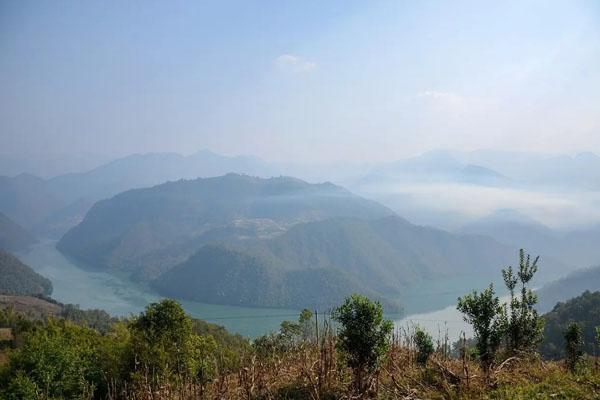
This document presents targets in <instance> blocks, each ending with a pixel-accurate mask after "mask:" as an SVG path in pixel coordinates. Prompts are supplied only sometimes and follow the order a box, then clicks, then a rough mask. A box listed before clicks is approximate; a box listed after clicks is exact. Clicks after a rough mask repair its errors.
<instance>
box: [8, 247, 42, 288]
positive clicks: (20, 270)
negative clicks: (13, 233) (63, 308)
mask: <svg viewBox="0 0 600 400" xmlns="http://www.w3.org/2000/svg"><path fill="white" fill-rule="evenodd" d="M51 293H52V283H51V282H50V281H49V280H48V279H46V278H44V277H43V276H41V275H39V274H38V273H36V272H35V271H34V270H32V269H31V267H29V266H27V265H25V264H23V263H22V262H21V261H20V260H19V259H18V258H17V257H15V256H13V255H12V254H10V253H7V252H5V251H2V250H0V294H11V295H13V294H14V295H50V294H51Z"/></svg>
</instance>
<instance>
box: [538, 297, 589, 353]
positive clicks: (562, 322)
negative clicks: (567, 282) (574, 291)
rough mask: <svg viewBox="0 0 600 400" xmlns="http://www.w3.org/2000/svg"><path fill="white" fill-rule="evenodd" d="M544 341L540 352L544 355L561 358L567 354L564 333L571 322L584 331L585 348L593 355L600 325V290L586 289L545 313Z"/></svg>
mask: <svg viewBox="0 0 600 400" xmlns="http://www.w3.org/2000/svg"><path fill="white" fill-rule="evenodd" d="M544 322H545V326H544V341H543V343H542V345H541V348H540V352H541V353H542V355H543V356H544V357H547V358H552V359H559V358H563V357H564V356H565V354H564V349H565V339H564V334H565V331H566V329H567V326H568V325H569V323H571V322H576V323H577V324H579V326H580V327H581V330H582V333H583V342H584V350H585V351H586V352H587V353H588V354H590V355H593V354H595V353H594V351H595V350H594V344H595V336H596V327H600V291H597V292H589V291H586V292H584V293H583V294H581V295H580V296H577V297H575V298H573V299H570V300H568V301H566V302H564V303H558V304H557V305H556V306H555V307H554V308H553V309H552V311H550V312H549V313H547V314H545V315H544Z"/></svg>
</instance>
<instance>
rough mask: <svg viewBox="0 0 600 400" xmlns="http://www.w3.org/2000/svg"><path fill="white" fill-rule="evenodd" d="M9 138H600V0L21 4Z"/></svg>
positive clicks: (0, 71) (199, 142) (450, 143)
mask: <svg viewBox="0 0 600 400" xmlns="http://www.w3.org/2000/svg"><path fill="white" fill-rule="evenodd" d="M0 22H1V23H0V51H2V54H3V55H4V56H3V57H2V58H1V59H0V82H2V86H3V88H4V90H3V91H2V93H0V132H2V133H1V134H0V148H1V149H2V151H1V152H2V153H12V154H20V153H30V154H35V153H44V154H75V155H79V154H99V155H101V156H104V157H109V158H115V157H121V156H124V155H127V154H131V153H146V152H177V153H183V154H189V153H192V152H194V151H196V150H198V149H203V148H209V149H212V150H214V151H215V152H217V153H221V154H252V155H255V156H258V157H260V158H262V159H265V160H269V161H294V162H302V163H310V162H314V163H317V162H319V163H322V162H328V161H344V162H357V163H360V162H380V161H390V160H395V159H401V158H406V157H409V156H414V155H417V154H420V153H423V152H425V151H428V150H431V149H438V148H454V149H458V150H474V149H480V148H491V149H494V150H517V151H539V152H544V153H564V152H566V153H569V154H574V153H577V152H579V151H592V152H596V153H600V114H599V113H598V112H597V111H598V107H597V105H598V104H600V34H599V33H600V23H599V22H600V7H599V5H598V3H597V2H594V1H572V2H558V1H557V2H551V3H547V2H541V1H527V2H516V3H496V2H469V1H461V2H452V3H444V2H437V1H434V2H428V3H421V2H419V3H403V2H391V1H376V2H369V3H366V4H365V3H360V2H339V1H334V2H330V3H327V4H323V3H322V2H312V1H310V2H301V3H287V4H282V3H280V2H274V1H273V2H270V1H269V2H260V4H259V3H252V2H219V3H204V2H203V3H192V2H174V3H171V2H170V3H156V2H144V3H137V2H131V3H127V4H123V3H122V2H112V1H109V2H102V3H88V2H86V3H78V2H65V3H62V4H61V5H60V6H56V5H55V4H52V3H44V2H16V3H14V2H9V3H3V4H2V5H1V6H0Z"/></svg>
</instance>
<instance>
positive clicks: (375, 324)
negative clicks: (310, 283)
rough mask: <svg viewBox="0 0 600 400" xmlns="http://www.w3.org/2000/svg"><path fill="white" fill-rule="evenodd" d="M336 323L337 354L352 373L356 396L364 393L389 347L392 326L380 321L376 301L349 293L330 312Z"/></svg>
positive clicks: (385, 321) (379, 307)
mask: <svg viewBox="0 0 600 400" xmlns="http://www.w3.org/2000/svg"><path fill="white" fill-rule="evenodd" d="M333 319H334V320H335V321H337V322H339V323H340V325H341V328H340V331H339V333H338V342H337V346H338V351H340V352H341V354H342V355H343V356H344V358H345V359H346V361H347V363H348V366H349V367H350V368H352V370H353V373H354V379H353V389H354V390H355V392H356V393H358V394H359V395H363V394H365V393H366V391H367V387H368V383H369V381H370V377H371V375H372V373H373V372H375V371H376V369H377V367H378V365H379V362H380V360H381V358H382V357H383V356H384V354H385V353H386V351H387V349H388V346H389V338H390V335H391V333H392V329H393V324H392V322H391V321H389V320H387V319H384V318H383V309H382V307H381V304H380V303H379V302H372V301H371V300H369V299H368V298H367V297H365V296H361V295H358V294H353V295H352V296H350V297H349V298H347V299H346V300H345V302H344V304H342V305H341V306H340V307H338V308H337V309H336V310H335V311H334V313H333Z"/></svg>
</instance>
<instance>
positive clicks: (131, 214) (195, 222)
mask: <svg viewBox="0 0 600 400" xmlns="http://www.w3.org/2000/svg"><path fill="white" fill-rule="evenodd" d="M392 214H393V212H392V211H391V210H389V209H388V208H386V207H384V206H382V205H380V204H378V203H375V202H373V201H370V200H366V199H364V198H361V197H358V196H355V195H353V194H352V193H350V192H348V191H347V190H345V189H343V188H341V187H339V186H335V185H333V184H331V183H323V184H309V183H307V182H304V181H301V180H298V179H295V178H288V177H279V178H271V179H261V178H255V177H249V176H245V175H237V174H228V175H224V176H221V177H217V178H207V179H195V180H180V181H177V182H169V183H165V184H162V185H158V186H154V187H151V188H146V189H137V190H130V191H127V192H124V193H121V194H119V195H117V196H115V197H113V198H111V199H108V200H103V201H100V202H98V203H96V204H95V205H94V206H93V207H92V209H91V210H90V211H89V212H88V214H87V215H86V217H85V219H84V220H83V221H82V222H81V223H80V224H79V225H78V226H76V227H75V228H73V229H71V230H70V231H69V232H67V234H66V235H65V236H64V237H63V238H62V239H61V241H60V242H59V244H58V248H59V249H60V250H61V251H62V252H64V253H65V254H68V255H69V256H71V257H74V258H76V259H77V260H79V261H81V262H83V263H85V264H88V265H91V266H95V267H99V268H125V269H128V270H130V271H136V270H139V269H148V270H152V269H154V270H155V271H162V270H165V269H168V268H169V267H170V266H173V265H175V264H177V263H179V262H182V261H184V260H185V259H187V257H189V255H191V254H192V253H193V252H194V251H197V250H198V249H199V248H200V247H202V245H203V244H204V243H205V242H208V241H211V240H214V239H215V237H217V238H219V239H221V240H224V239H226V240H236V239H245V238H252V237H269V236H272V235H275V234H279V233H281V232H283V231H285V230H286V229H287V228H288V227H289V226H291V225H293V224H295V223H299V222H306V221H313V220H320V219H325V218H330V217H338V216H353V217H360V218H377V217H382V216H385V215H392ZM148 273H149V275H152V274H153V272H152V271H149V272H148ZM154 275H155V272H154Z"/></svg>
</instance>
